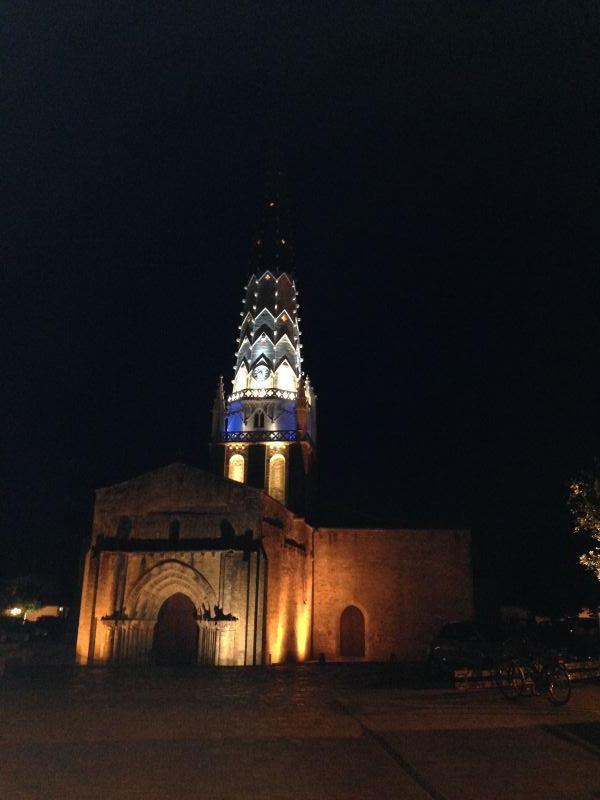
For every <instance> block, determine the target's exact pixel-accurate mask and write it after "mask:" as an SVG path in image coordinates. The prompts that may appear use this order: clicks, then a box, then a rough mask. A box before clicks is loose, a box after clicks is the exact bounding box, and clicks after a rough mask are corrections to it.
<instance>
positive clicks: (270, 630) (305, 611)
mask: <svg viewBox="0 0 600 800" xmlns="http://www.w3.org/2000/svg"><path fill="white" fill-rule="evenodd" d="M310 532H311V528H310V527H309V526H308V525H307V524H306V523H305V522H304V520H303V519H301V518H299V517H294V516H293V515H292V514H291V513H290V512H289V511H287V510H286V509H285V508H283V506H281V505H280V504H279V503H277V502H275V501H274V500H272V499H271V498H270V497H267V496H265V498H264V501H263V521H262V534H263V539H262V545H263V548H264V551H265V554H266V556H267V607H266V641H265V662H266V663H267V664H269V663H270V664H280V663H285V662H295V661H305V660H307V659H309V658H310V635H311V609H312V552H311V533H310Z"/></svg>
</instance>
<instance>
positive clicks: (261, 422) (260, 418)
mask: <svg viewBox="0 0 600 800" xmlns="http://www.w3.org/2000/svg"><path fill="white" fill-rule="evenodd" d="M254 427H255V428H264V427H265V414H264V411H257V412H256V414H255V415H254Z"/></svg>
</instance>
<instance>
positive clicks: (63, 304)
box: [0, 0, 600, 607]
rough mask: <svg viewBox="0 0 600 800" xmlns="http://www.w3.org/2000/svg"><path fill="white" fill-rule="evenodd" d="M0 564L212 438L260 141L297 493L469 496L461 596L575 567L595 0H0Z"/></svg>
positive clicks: (592, 297) (441, 503)
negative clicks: (305, 487) (307, 464)
mask: <svg viewBox="0 0 600 800" xmlns="http://www.w3.org/2000/svg"><path fill="white" fill-rule="evenodd" d="M2 13H3V17H4V19H3V21H2V33H1V41H0V52H1V53H2V62H3V63H2V74H3V77H2V85H1V91H2V103H3V107H2V116H1V118H2V124H1V126H0V158H1V159H2V169H1V174H2V179H1V184H0V185H1V189H0V191H1V193H2V198H3V201H4V202H3V208H4V211H3V213H2V222H1V225H2V235H1V237H0V239H1V241H0V247H1V249H2V254H1V257H2V262H3V268H2V283H3V288H2V292H1V303H2V309H1V310H2V320H3V323H4V326H5V331H6V334H5V336H4V337H3V339H4V348H3V351H4V358H3V373H4V374H3V380H2V386H3V389H4V392H3V397H4V400H3V405H4V411H3V413H2V433H3V443H2V444H3V447H2V450H3V457H4V458H3V468H2V469H3V485H4V491H3V500H2V532H1V534H2V539H1V544H2V562H1V565H0V569H1V570H2V572H3V573H4V574H15V573H17V574H18V573H25V572H30V571H32V570H38V571H39V570H45V571H48V572H55V573H58V574H59V575H61V576H62V577H63V578H64V579H65V580H66V581H67V582H69V581H70V582H71V583H72V582H74V580H76V573H77V559H78V555H79V551H80V546H81V541H82V539H83V538H84V537H85V536H86V534H87V533H88V532H89V519H90V514H91V508H92V502H93V489H94V488H95V487H98V486H102V485H107V484H110V483H114V482H117V481H120V480H124V479H126V478H128V477H131V476H133V475H135V474H137V473H139V472H140V471H143V470H146V469H150V468H154V467H157V466H160V465H162V464H164V463H168V462H169V461H171V460H174V459H175V458H176V456H177V453H183V454H184V456H185V457H186V458H188V459H191V460H192V461H194V462H195V463H198V464H199V465H202V464H203V463H205V461H206V454H207V448H206V443H207V440H208V434H209V424H210V419H209V409H210V406H211V403H212V397H213V393H214V387H215V383H216V380H217V377H218V376H219V374H224V375H225V377H226V378H228V379H229V378H230V377H231V370H232V366H233V352H234V345H235V336H236V328H237V324H238V320H239V310H240V308H241V305H240V304H241V298H242V288H243V285H244V282H245V279H246V277H247V271H248V261H249V254H250V242H251V238H252V235H253V231H254V230H255V229H256V227H257V225H258V222H259V216H260V206H261V204H262V201H263V199H264V185H265V154H266V153H267V151H268V149H269V147H270V145H271V143H272V142H273V140H274V139H278V140H279V143H280V149H281V151H282V152H283V155H284V161H285V167H286V171H287V175H288V190H289V193H290V195H291V197H292V199H293V219H294V241H295V250H296V280H297V284H298V287H299V290H300V300H301V303H302V309H301V313H302V329H303V339H304V344H305V350H304V356H305V366H306V368H307V370H308V372H309V373H310V375H311V377H312V379H313V381H314V384H315V387H316V390H317V392H318V395H319V436H320V442H319V444H320V455H319V458H320V475H321V492H322V496H323V497H325V498H327V501H328V502H333V503H334V504H338V505H341V506H343V507H345V508H346V509H347V510H348V509H350V510H351V512H352V514H355V515H356V518H357V520H360V519H362V517H361V515H363V514H368V515H370V516H375V517H378V518H380V519H381V520H382V521H383V522H384V523H386V524H390V525H398V526H401V525H408V524H410V525H419V524H421V525H427V524H434V525H440V526H441V525H463V526H469V527H472V529H473V531H474V537H475V566H476V573H477V586H478V592H479V598H480V600H481V602H482V603H485V602H486V601H487V600H490V599H501V600H503V601H505V602H522V603H530V604H534V605H536V606H539V607H544V606H548V607H550V606H560V605H561V604H565V603H567V604H568V603H571V604H575V605H576V604H577V603H578V602H579V600H580V599H584V598H586V597H589V595H590V591H592V590H593V589H595V584H594V582H593V580H592V579H591V578H590V579H586V577H585V576H584V575H583V573H582V572H581V571H580V570H579V567H578V566H577V552H578V550H579V549H581V547H582V546H583V543H582V542H579V541H577V539H576V538H575V537H574V536H573V535H572V534H571V532H570V521H569V518H568V515H567V512H566V507H565V500H566V492H565V483H566V481H567V480H568V478H569V477H570V476H571V475H572V474H573V473H574V472H575V471H576V470H577V469H579V468H580V467H582V466H585V465H586V464H587V463H588V462H589V461H590V459H591V458H592V457H593V456H594V455H595V454H597V453H598V452H599V451H600V442H599V438H600V437H599V424H598V423H599V413H598V411H599V405H598V400H599V397H598V389H599V383H600V382H599V378H598V347H599V345H600V321H599V315H598V303H599V301H600V297H599V293H598V283H597V278H596V273H597V260H598V257H597V253H598V230H599V224H598V223H599V220H598V207H599V200H600V197H599V195H600V191H599V167H600V156H599V139H598V120H599V118H600V116H599V114H600V102H599V101H600V89H599V86H600V84H599V82H598V77H599V76H598V71H597V62H598V44H599V42H598V22H599V19H598V16H599V15H598V6H597V3H596V2H589V3H578V2H571V3H561V4H551V3H518V4H513V3H494V2H481V0H477V2H472V3H470V2H462V3H449V2H447V0H444V2H439V3H436V2H425V1H424V0H416V1H415V2H402V3H398V2H390V3H364V2H363V3H351V2H347V3H328V4H308V3H281V2H280V3H270V2H261V3H241V2H232V3H222V2H218V3H210V2H202V3H201V2H195V3H192V2H177V3H162V2H161V3H158V2H142V1H140V2H135V3H123V2H114V3H113V2H102V3H98V2H95V0H94V2H88V1H87V0H78V2H57V3H39V2H30V3H27V2H23V1H22V0H19V2H5V3H4V4H3V11H2Z"/></svg>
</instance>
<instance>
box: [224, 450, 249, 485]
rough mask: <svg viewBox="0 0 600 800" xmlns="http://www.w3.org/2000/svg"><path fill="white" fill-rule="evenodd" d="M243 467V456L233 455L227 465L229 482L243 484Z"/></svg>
mask: <svg viewBox="0 0 600 800" xmlns="http://www.w3.org/2000/svg"><path fill="white" fill-rule="evenodd" d="M244 467H245V464H244V456H242V455H240V454H239V453H234V454H233V455H232V456H231V458H230V459H229V465H228V469H227V477H228V478H229V480H231V481H237V482H238V483H243V482H244Z"/></svg>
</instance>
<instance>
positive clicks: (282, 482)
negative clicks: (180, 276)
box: [213, 191, 316, 514]
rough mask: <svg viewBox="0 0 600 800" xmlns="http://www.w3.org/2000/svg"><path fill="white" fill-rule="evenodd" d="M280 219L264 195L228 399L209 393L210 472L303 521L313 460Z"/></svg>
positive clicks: (294, 297)
mask: <svg viewBox="0 0 600 800" xmlns="http://www.w3.org/2000/svg"><path fill="white" fill-rule="evenodd" d="M284 212H285V206H284V204H283V203H282V200H281V196H280V194H279V192H276V191H272V192H271V193H270V195H269V197H268V199H267V202H266V204H265V209H264V214H263V223H262V226H261V230H260V232H259V234H258V236H257V237H256V239H255V241H254V244H253V254H252V267H253V274H252V275H251V277H250V279H249V281H248V283H247V285H246V286H245V287H244V292H245V295H244V300H243V306H242V311H241V313H240V320H241V321H240V325H239V335H238V337H237V340H236V341H237V349H236V353H235V364H234V370H233V380H232V385H231V392H230V393H229V394H227V393H226V389H225V387H224V386H223V383H222V381H221V382H220V383H219V386H218V387H217V395H216V397H215V404H214V407H213V452H215V451H219V458H218V459H217V464H218V469H222V470H223V474H224V475H225V476H226V477H228V478H230V479H232V480H235V481H240V482H242V483H247V484H249V485H251V486H255V487H257V488H259V489H264V490H265V491H266V492H267V493H268V494H270V495H271V496H272V497H273V498H275V499H276V500H278V501H279V502H280V503H282V504H283V505H285V506H287V507H288V508H290V509H291V510H292V511H294V512H296V513H298V514H306V513H307V511H308V510H309V507H310V502H311V496H312V484H313V479H314V467H315V458H316V450H315V445H316V395H315V394H314V392H313V389H312V387H311V385H310V381H309V379H308V376H307V375H306V374H305V372H304V370H303V366H302V364H303V359H302V342H301V335H300V326H299V323H300V317H299V316H298V309H299V307H300V306H299V303H298V290H297V289H296V284H295V282H294V278H293V274H292V261H293V252H292V248H291V244H290V242H289V239H288V235H287V231H286V230H285V226H284V224H283V217H284ZM215 454H216V453H215Z"/></svg>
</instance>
